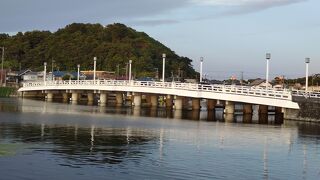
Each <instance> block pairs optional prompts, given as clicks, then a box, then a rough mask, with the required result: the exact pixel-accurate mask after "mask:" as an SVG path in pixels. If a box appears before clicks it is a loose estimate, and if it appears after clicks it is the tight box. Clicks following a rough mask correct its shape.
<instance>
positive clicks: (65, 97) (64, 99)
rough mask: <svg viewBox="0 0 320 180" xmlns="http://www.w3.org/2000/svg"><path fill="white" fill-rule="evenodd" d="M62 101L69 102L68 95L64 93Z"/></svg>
mask: <svg viewBox="0 0 320 180" xmlns="http://www.w3.org/2000/svg"><path fill="white" fill-rule="evenodd" d="M62 100H63V102H67V101H68V93H66V92H65V93H62Z"/></svg>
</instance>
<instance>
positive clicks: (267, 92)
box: [23, 80, 320, 100]
mask: <svg viewBox="0 0 320 180" xmlns="http://www.w3.org/2000/svg"><path fill="white" fill-rule="evenodd" d="M41 86H43V87H55V88H58V87H59V86H73V87H75V86H98V87H99V86H123V87H130V86H131V87H146V88H166V89H169V88H170V89H181V90H189V91H198V92H213V93H225V94H236V95H244V96H258V97H267V98H274V99H284V100H292V92H291V91H290V90H288V89H274V88H267V89H266V88H261V87H250V86H237V85H220V84H193V83H178V82H177V83H176V82H155V81H126V80H96V81H94V80H79V81H78V80H69V81H46V82H44V81H41V82H26V83H23V88H32V87H41ZM98 87H97V88H98ZM124 90H125V89H124ZM319 95H320V94H319Z"/></svg>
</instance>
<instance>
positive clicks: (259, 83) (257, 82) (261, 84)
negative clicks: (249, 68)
mask: <svg viewBox="0 0 320 180" xmlns="http://www.w3.org/2000/svg"><path fill="white" fill-rule="evenodd" d="M249 86H254V87H272V84H271V83H270V82H268V83H266V80H265V79H260V78H258V79H255V80H254V81H252V82H251V83H250V84H249Z"/></svg>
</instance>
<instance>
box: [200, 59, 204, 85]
mask: <svg viewBox="0 0 320 180" xmlns="http://www.w3.org/2000/svg"><path fill="white" fill-rule="evenodd" d="M202 64H203V57H201V58H200V83H202Z"/></svg>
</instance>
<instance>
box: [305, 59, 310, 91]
mask: <svg viewBox="0 0 320 180" xmlns="http://www.w3.org/2000/svg"><path fill="white" fill-rule="evenodd" d="M305 62H306V92H308V81H309V63H310V58H306V59H305Z"/></svg>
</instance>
